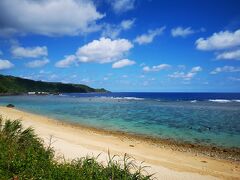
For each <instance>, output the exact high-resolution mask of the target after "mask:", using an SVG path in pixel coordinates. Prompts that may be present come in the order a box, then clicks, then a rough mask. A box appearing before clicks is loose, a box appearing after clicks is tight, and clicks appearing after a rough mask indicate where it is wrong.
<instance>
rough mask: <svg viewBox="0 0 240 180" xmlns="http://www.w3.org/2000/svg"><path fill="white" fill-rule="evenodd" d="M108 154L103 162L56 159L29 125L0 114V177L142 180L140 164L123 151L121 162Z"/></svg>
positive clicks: (86, 159) (92, 158)
mask: <svg viewBox="0 0 240 180" xmlns="http://www.w3.org/2000/svg"><path fill="white" fill-rule="evenodd" d="M114 158H115V156H113V157H111V156H110V155H109V161H108V163H107V165H106V166H104V165H102V164H101V163H99V162H97V157H96V158H95V157H82V158H79V159H74V160H72V161H71V162H67V161H64V162H62V163H60V162H59V161H56V160H55V159H54V150H53V149H52V148H51V147H50V146H49V147H45V146H44V143H43V140H41V139H40V138H39V137H37V135H36V134H35V133H34V130H33V129H32V128H27V129H23V126H22V124H21V122H20V121H19V120H14V121H10V120H4V122H3V118H2V117H0V179H61V180H62V179H83V180H85V179H86V180H97V179H99V180H115V179H116V180H119V179H124V180H130V179H132V180H143V179H146V180H147V179H150V178H151V175H149V176H144V175H143V174H142V172H143V171H144V168H142V167H136V165H135V164H134V162H133V161H132V160H131V159H130V158H129V157H128V156H127V155H126V154H125V156H124V159H123V163H120V162H119V161H115V160H114Z"/></svg>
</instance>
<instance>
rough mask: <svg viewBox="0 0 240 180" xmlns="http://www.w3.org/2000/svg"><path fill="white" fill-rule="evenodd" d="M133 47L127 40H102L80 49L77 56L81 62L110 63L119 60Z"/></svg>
mask: <svg viewBox="0 0 240 180" xmlns="http://www.w3.org/2000/svg"><path fill="white" fill-rule="evenodd" d="M132 47H133V44H132V43H131V42H129V41H128V40H127V39H116V40H111V39H109V38H100V39H99V40H94V41H92V42H90V43H88V44H86V45H84V46H82V47H80V48H79V49H78V51H77V53H76V55H77V58H78V60H79V61H80V62H97V63H109V62H114V61H117V60H119V58H121V57H123V56H124V55H125V54H126V53H127V52H128V51H129V50H130V49H131V48H132Z"/></svg>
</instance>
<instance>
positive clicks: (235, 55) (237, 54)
mask: <svg viewBox="0 0 240 180" xmlns="http://www.w3.org/2000/svg"><path fill="white" fill-rule="evenodd" d="M216 58H217V59H226V60H231V59H235V60H240V49H238V50H234V51H227V52H223V53H220V54H218V55H217V57H216Z"/></svg>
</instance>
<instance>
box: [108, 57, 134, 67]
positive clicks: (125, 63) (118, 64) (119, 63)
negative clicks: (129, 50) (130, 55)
mask: <svg viewBox="0 0 240 180" xmlns="http://www.w3.org/2000/svg"><path fill="white" fill-rule="evenodd" d="M134 64H136V62H135V61H131V60H129V59H122V60H120V61H117V62H115V63H113V64H112V68H123V67H125V66H131V65H134Z"/></svg>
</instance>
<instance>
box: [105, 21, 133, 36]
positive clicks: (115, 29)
mask: <svg viewBox="0 0 240 180" xmlns="http://www.w3.org/2000/svg"><path fill="white" fill-rule="evenodd" d="M134 22H135V19H129V20H123V21H122V22H121V23H120V24H119V25H116V24H104V25H103V28H102V29H103V31H102V37H110V38H112V39H115V38H117V37H118V36H119V35H120V33H121V32H122V31H126V30H128V29H130V28H131V27H132V26H133V24H134Z"/></svg>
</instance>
